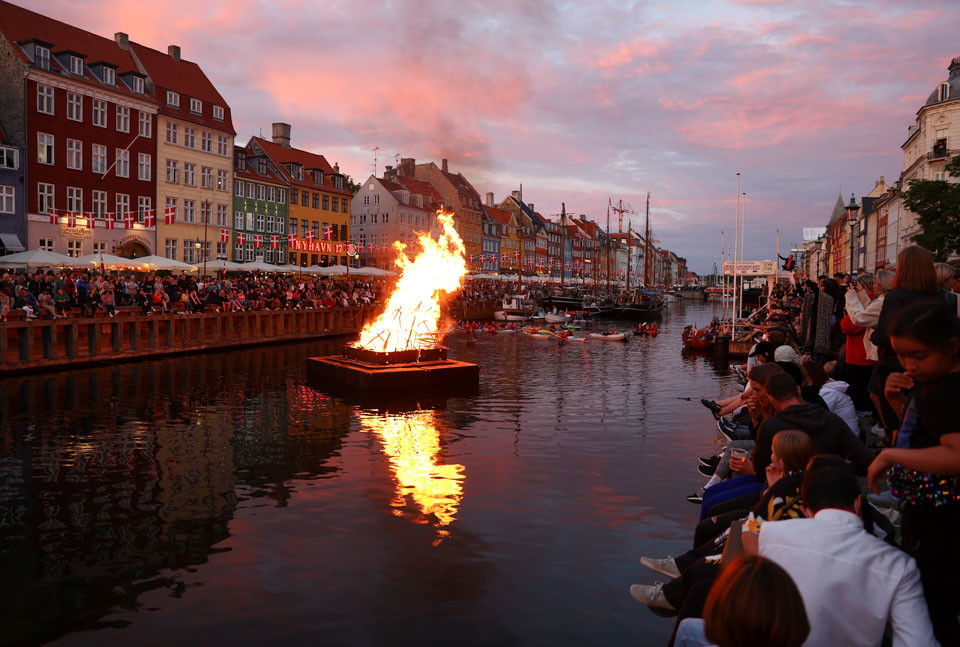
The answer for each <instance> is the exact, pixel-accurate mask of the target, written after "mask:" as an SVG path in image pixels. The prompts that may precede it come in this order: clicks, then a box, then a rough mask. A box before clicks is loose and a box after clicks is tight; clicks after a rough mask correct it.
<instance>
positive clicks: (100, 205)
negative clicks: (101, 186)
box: [93, 191, 107, 218]
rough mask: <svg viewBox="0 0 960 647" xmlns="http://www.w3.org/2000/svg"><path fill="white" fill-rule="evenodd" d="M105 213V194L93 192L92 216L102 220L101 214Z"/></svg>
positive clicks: (104, 192) (103, 192)
mask: <svg viewBox="0 0 960 647" xmlns="http://www.w3.org/2000/svg"><path fill="white" fill-rule="evenodd" d="M106 212H107V192H106V191H94V192H93V215H94V216H95V217H97V218H103V214H105V213H106Z"/></svg>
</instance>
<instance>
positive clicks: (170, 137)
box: [167, 121, 177, 144]
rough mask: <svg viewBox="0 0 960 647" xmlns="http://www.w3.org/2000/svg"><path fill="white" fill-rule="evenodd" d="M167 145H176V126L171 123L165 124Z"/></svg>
mask: <svg viewBox="0 0 960 647" xmlns="http://www.w3.org/2000/svg"><path fill="white" fill-rule="evenodd" d="M167 143H168V144H176V143H177V124H175V123H173V122H171V121H168V122H167Z"/></svg>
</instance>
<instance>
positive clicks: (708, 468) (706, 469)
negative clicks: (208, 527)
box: [697, 465, 717, 476]
mask: <svg viewBox="0 0 960 647" xmlns="http://www.w3.org/2000/svg"><path fill="white" fill-rule="evenodd" d="M697 471H698V472H700V473H701V474H703V475H704V476H713V473H714V472H716V471H717V466H716V465H697Z"/></svg>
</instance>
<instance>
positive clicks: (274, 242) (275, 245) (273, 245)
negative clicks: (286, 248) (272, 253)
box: [270, 236, 280, 249]
mask: <svg viewBox="0 0 960 647" xmlns="http://www.w3.org/2000/svg"><path fill="white" fill-rule="evenodd" d="M279 247H280V236H270V249H279Z"/></svg>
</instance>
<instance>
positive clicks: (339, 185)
mask: <svg viewBox="0 0 960 647" xmlns="http://www.w3.org/2000/svg"><path fill="white" fill-rule="evenodd" d="M333 186H334V188H336V189H339V190H341V191H342V190H343V176H342V175H334V176H333Z"/></svg>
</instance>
